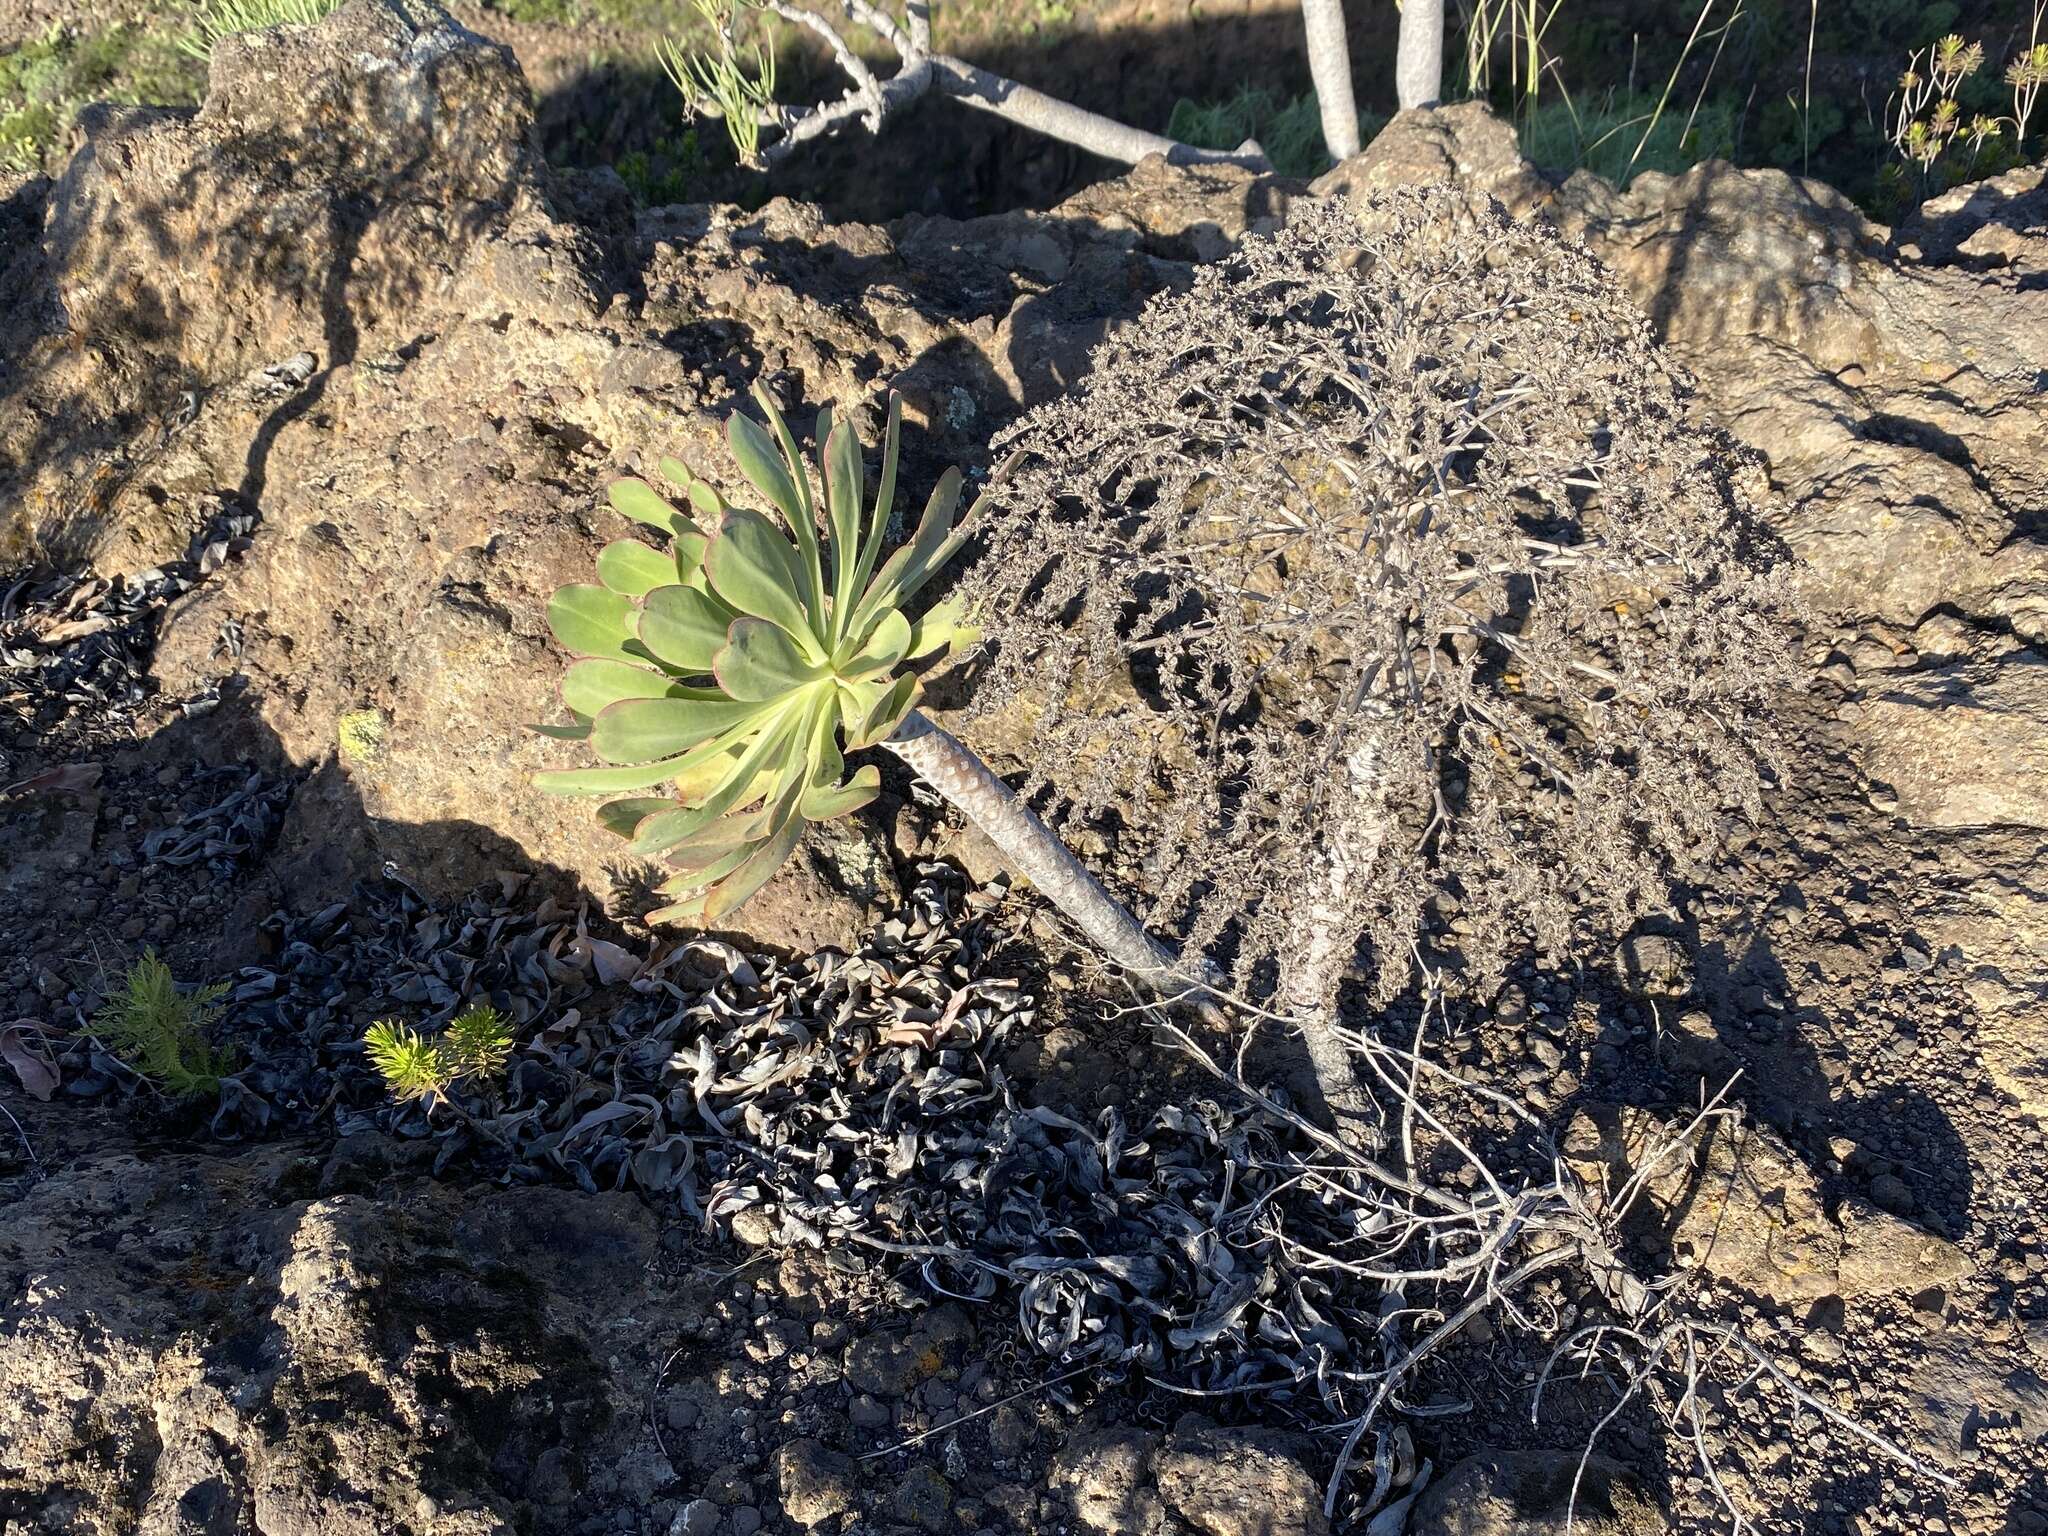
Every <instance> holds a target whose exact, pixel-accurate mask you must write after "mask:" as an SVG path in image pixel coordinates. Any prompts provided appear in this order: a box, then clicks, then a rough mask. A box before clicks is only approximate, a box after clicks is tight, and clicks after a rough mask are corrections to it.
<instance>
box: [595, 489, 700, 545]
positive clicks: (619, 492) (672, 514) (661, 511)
mask: <svg viewBox="0 0 2048 1536" xmlns="http://www.w3.org/2000/svg"><path fill="white" fill-rule="evenodd" d="M605 497H606V499H607V500H609V501H610V502H611V504H612V510H613V511H614V512H616V513H618V514H619V515H620V516H621V517H629V518H631V519H632V520H633V521H634V522H636V523H642V524H645V525H646V526H647V527H649V528H658V529H660V530H661V531H662V532H663V533H679V532H681V531H682V530H683V529H685V528H687V527H689V526H690V520H689V519H688V518H687V517H684V516H683V515H682V513H680V512H678V511H677V510H676V509H675V508H674V507H673V506H671V505H670V504H669V500H668V498H667V497H666V496H664V495H662V494H661V492H659V491H657V490H656V489H655V488H654V487H653V486H651V485H649V484H648V483H647V482H646V481H645V480H641V479H639V478H637V477H634V476H628V477H627V478H626V479H624V480H614V481H613V482H612V483H611V484H610V485H608V486H606V487H605Z"/></svg>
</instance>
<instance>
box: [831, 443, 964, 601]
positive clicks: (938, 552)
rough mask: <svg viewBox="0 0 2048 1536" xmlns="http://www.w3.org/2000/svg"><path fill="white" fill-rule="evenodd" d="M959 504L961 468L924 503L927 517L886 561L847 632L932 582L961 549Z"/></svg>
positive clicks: (946, 477) (951, 471)
mask: <svg viewBox="0 0 2048 1536" xmlns="http://www.w3.org/2000/svg"><path fill="white" fill-rule="evenodd" d="M959 504H960V471H959V470H957V469H949V470H947V471H946V473H945V474H944V475H942V476H941V477H940V479H939V483H938V485H937V486H936V487H935V488H934V489H933V491H932V494H931V500H929V501H928V502H926V503H925V508H924V517H923V519H922V520H921V521H920V522H919V523H918V525H917V532H916V533H914V534H913V535H911V539H910V542H909V543H908V544H905V545H904V546H903V547H902V548H901V549H899V550H897V551H896V553H895V554H893V555H891V556H890V557H889V558H888V560H887V561H885V562H884V563H883V566H882V569H881V571H880V572H879V573H878V574H877V575H876V577H875V579H874V580H873V581H872V582H870V583H869V584H868V589H867V591H866V592H865V593H864V594H863V595H862V597H861V600H860V606H859V607H858V608H856V609H855V610H854V615H853V621H852V623H851V624H849V625H848V626H847V628H848V632H849V633H852V634H858V633H860V632H861V631H862V630H863V629H864V628H865V627H866V626H867V625H869V624H872V623H873V622H874V621H875V616H876V615H877V614H878V613H880V612H881V611H882V610H883V609H885V608H900V607H902V606H903V604H904V602H905V601H906V600H907V599H909V598H910V596H911V595H912V594H913V593H915V592H916V591H917V589H918V588H919V587H921V586H923V585H924V584H925V583H926V582H927V581H930V580H931V578H932V576H933V575H934V574H935V573H936V572H937V571H938V569H939V567H940V566H942V565H943V564H945V562H946V561H947V560H948V559H950V558H951V557H952V554H953V551H954V550H956V549H957V548H959V541H958V540H957V539H956V538H954V537H953V512H954V509H955V508H956V507H958V506H959Z"/></svg>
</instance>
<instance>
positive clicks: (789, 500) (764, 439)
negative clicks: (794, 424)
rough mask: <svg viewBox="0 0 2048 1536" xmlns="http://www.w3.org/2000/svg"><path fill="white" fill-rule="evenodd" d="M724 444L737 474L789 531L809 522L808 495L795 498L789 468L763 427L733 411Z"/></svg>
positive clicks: (726, 429)
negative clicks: (772, 508) (783, 520)
mask: <svg viewBox="0 0 2048 1536" xmlns="http://www.w3.org/2000/svg"><path fill="white" fill-rule="evenodd" d="M770 409H773V408H772V407H770ZM725 440H726V444H727V446H728V447H730V448H731V449H732V456H733V462H734V463H736V464H738V465H739V467H740V473H741V474H743V475H745V476H746V477H747V480H748V483H750V484H751V485H752V486H753V487H754V489H755V490H757V491H759V492H760V493H761V494H762V495H763V496H766V497H767V498H768V499H769V500H770V501H771V502H773V503H774V504H775V509H776V510H777V511H778V512H780V513H781V514H782V515H783V516H784V517H785V518H787V519H788V520H789V522H790V524H791V526H792V527H794V526H795V525H796V524H798V523H803V522H808V521H809V519H810V515H811V513H810V495H809V492H808V491H806V492H805V493H804V495H802V496H801V497H800V496H799V495H798V494H797V482H796V481H795V480H793V479H791V478H790V473H789V468H788V466H787V465H785V464H784V463H783V462H782V450H781V448H780V447H779V446H778V445H777V444H776V441H775V439H774V438H773V437H771V436H770V435H769V434H768V431H767V429H766V428H765V427H763V426H761V424H760V423H759V422H757V421H755V420H754V419H753V418H752V417H751V416H747V415H745V414H743V413H741V412H739V411H734V412H733V413H732V419H731V420H730V421H729V422H727V423H726V428H725Z"/></svg>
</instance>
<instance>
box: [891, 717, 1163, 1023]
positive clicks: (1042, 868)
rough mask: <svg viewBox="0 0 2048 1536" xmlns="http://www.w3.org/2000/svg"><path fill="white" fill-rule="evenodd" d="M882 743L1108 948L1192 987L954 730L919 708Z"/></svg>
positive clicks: (1148, 972)
mask: <svg viewBox="0 0 2048 1536" xmlns="http://www.w3.org/2000/svg"><path fill="white" fill-rule="evenodd" d="M882 745H884V746H885V747H887V748H888V749H889V750H890V751H891V752H894V753H895V754H896V755H897V756H898V757H900V758H901V759H902V760H903V761H904V762H905V763H907V764H908V765H909V766H910V768H911V771H912V772H914V773H916V774H917V776H918V777H919V778H921V779H923V780H924V781H925V782H926V783H927V784H929V785H931V787H932V788H933V789H936V790H937V791H938V792H939V793H940V794H942V795H944V796H945V797H946V798H947V799H948V800H950V801H952V802H953V804H954V805H956V806H958V807H959V809H960V812H961V814H962V815H964V816H966V818H967V819H968V820H969V821H971V822H973V823H974V824H975V826H977V827H979V828H980V829H981V831H982V832H983V834H984V835H986V836H987V838H988V840H989V841H990V842H992V843H994V844H995V846H996V850H997V852H999V853H1001V854H1002V856H1003V859H1004V861H1005V862H1007V863H1008V864H1009V866H1010V867H1011V868H1012V869H1013V870H1015V871H1016V872H1017V873H1018V874H1020V875H1022V876H1023V877H1024V878H1025V879H1027V880H1029V881H1030V882H1031V883H1032V884H1033V885H1035V886H1036V887H1037V888H1038V889H1039V891H1040V892H1041V893H1042V894H1043V895H1044V896H1045V898H1046V900H1048V901H1050V902H1051V903H1052V904H1053V905H1054V906H1056V907H1058V908H1059V909H1060V911H1061V912H1062V913H1064V914H1065V915H1066V917H1067V918H1068V919H1069V920H1070V921H1071V922H1072V923H1073V924H1074V926H1075V927H1077V928H1079V929H1080V930H1081V933H1082V935H1083V936H1084V937H1085V938H1086V939H1087V940H1088V942H1089V943H1091V944H1093V945H1094V946H1095V947H1096V948H1097V949H1099V950H1101V951H1102V953H1103V954H1105V955H1107V956H1108V957H1109V958H1110V959H1111V960H1113V961H1115V962H1116V963H1117V964H1118V965H1120V966H1122V967H1123V968H1124V969H1125V970H1127V971H1130V972H1132V973H1133V974H1134V975H1137V976H1140V977H1143V978H1144V979H1145V980H1146V982H1147V983H1149V984H1150V985H1151V986H1152V987H1153V988H1154V989H1155V990H1157V991H1160V992H1163V993H1166V994H1168V995H1175V994H1180V993H1185V992H1187V991H1188V990H1189V983H1188V981H1187V979H1186V978H1185V977H1184V976H1183V975H1182V973H1181V967H1180V961H1179V960H1178V958H1177V957H1176V956H1175V955H1174V954H1173V952H1172V951H1171V950H1169V949H1167V948H1166V946H1165V945H1163V944H1160V943H1159V942H1157V941H1156V940H1155V939H1153V937H1152V936H1151V935H1150V934H1148V933H1147V932H1145V930H1144V928H1143V927H1141V926H1140V925H1139V923H1138V920H1137V919H1136V918H1135V917H1133V916H1131V914H1130V913H1129V912H1128V911H1127V910H1125V908H1124V905H1123V903H1122V902H1120V901H1118V900H1117V899H1116V898H1115V897H1114V896H1112V895H1110V894H1109V892H1108V891H1106V890H1105V889H1103V886H1102V882H1101V881H1099V880H1097V879H1096V878H1095V876H1093V875H1092V874H1090V873H1089V872H1088V867H1087V866H1086V865H1085V864H1083V863H1082V862H1081V861H1080V860H1079V859H1077V858H1075V857H1074V855H1073V854H1072V853H1071V852H1070V851H1068V848H1067V845H1066V844H1065V843H1063V842H1061V841H1060V840H1059V838H1058V837H1056V836H1055V835H1054V834H1053V832H1052V830H1051V828H1049V827H1047V826H1046V824H1045V823H1044V822H1043V821H1041V820H1039V819H1038V816H1037V814H1036V813H1035V812H1033V811H1032V809H1031V807H1030V806H1028V805H1026V804H1025V803H1024V802H1023V801H1022V800H1020V799H1018V798H1017V796H1016V793H1015V792H1014V791H1013V790H1011V788H1010V786H1009V785H1007V784H1005V783H1004V782H1003V781H1002V780H1001V779H999V778H997V777H996V776H995V775H994V774H993V773H991V772H989V770H988V766H987V764H985V763H983V762H982V760H981V759H980V758H979V757H977V756H975V755H974V753H973V752H972V751H970V750H969V749H968V748H967V747H965V746H964V745H962V744H961V742H960V741H959V739H958V738H957V737H955V736H954V735H953V734H952V733H951V732H950V731H947V730H945V729H943V728H942V727H940V726H938V725H935V724H933V723H932V721H931V720H930V718H928V717H927V716H926V715H925V714H924V712H923V711H922V710H912V711H911V712H910V715H909V716H908V717H907V718H906V719H905V720H904V722H903V724H902V725H900V726H898V727H897V728H896V734H895V735H893V736H891V737H890V738H889V739H888V740H887V741H885V742H883V743H882Z"/></svg>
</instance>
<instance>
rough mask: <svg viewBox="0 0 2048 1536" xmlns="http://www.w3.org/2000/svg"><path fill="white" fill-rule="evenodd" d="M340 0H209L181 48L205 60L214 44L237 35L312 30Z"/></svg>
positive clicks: (195, 19) (196, 18) (195, 18)
mask: <svg viewBox="0 0 2048 1536" xmlns="http://www.w3.org/2000/svg"><path fill="white" fill-rule="evenodd" d="M340 3H341V0H207V3H206V4H205V6H204V7H203V8H201V10H200V12H199V14H198V15H197V16H196V17H194V18H193V27H192V31H191V32H190V33H188V34H187V35H186V37H185V40H184V42H183V43H182V44H181V46H182V47H183V48H184V50H185V51H186V52H187V53H189V54H191V55H192V56H193V57H194V58H200V59H203V58H205V57H206V56H207V55H208V54H210V53H212V52H213V45H214V44H215V43H217V42H219V41H220V40H221V39H222V38H224V37H232V36H233V35H234V34H235V33H237V32H260V31H262V30H263V29H264V28H265V27H310V26H312V25H313V23H314V22H316V21H319V20H320V19H321V18H322V17H324V16H325V15H326V14H327V13H328V12H329V11H331V10H333V9H334V8H335V7H336V6H337V5H339V4H340Z"/></svg>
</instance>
